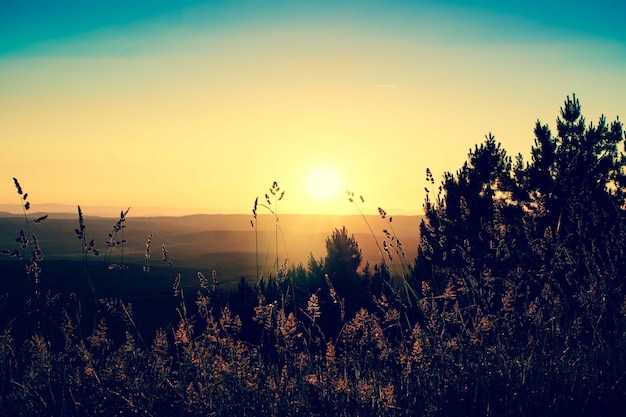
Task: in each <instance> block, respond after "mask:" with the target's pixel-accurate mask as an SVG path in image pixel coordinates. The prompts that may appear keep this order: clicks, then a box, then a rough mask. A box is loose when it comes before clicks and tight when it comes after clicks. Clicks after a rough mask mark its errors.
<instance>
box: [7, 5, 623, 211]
mask: <svg viewBox="0 0 626 417" xmlns="http://www.w3.org/2000/svg"><path fill="white" fill-rule="evenodd" d="M545 3H546V4H544V2H542V1H541V2H540V1H523V2H522V1H507V2H503V1H487V0H485V1H477V2H470V1H436V2H435V1H384V2H374V1H359V2H357V1H353V2H342V1H314V2H296V1H289V2H269V1H265V2H260V1H230V2H229V1H199V0H177V1H175V0H145V1H129V0H124V1H121V0H109V1H100V0H94V1H89V2H85V1H83V0H80V1H79V0H65V1H61V2H59V1H51V0H31V1H24V0H3V1H2V2H0V144H1V145H2V152H1V153H0V205H2V207H3V208H6V207H7V206H6V204H9V205H14V207H15V209H16V210H20V201H19V197H18V196H17V194H16V192H15V187H14V186H13V180H12V178H13V177H16V178H18V179H19V181H20V183H21V185H22V187H23V188H24V190H25V191H27V192H28V193H29V200H30V202H31V205H32V207H33V209H36V208H37V205H44V204H49V203H54V204H63V205H70V206H75V205H81V207H93V208H94V210H95V207H100V208H102V207H105V208H106V209H105V210H107V209H108V208H111V216H115V215H116V214H118V213H119V210H121V209H126V208H127V207H131V208H132V212H131V213H132V214H136V215H138V214H175V215H179V214H191V213H216V214H217V213H221V214H225V213H249V212H250V211H251V210H252V206H253V204H254V200H255V198H256V197H257V196H259V197H260V202H265V197H264V194H265V193H268V192H269V189H270V187H271V186H272V184H273V182H274V181H276V182H277V184H278V186H279V187H280V192H282V191H284V192H285V195H284V197H283V199H282V200H281V201H279V202H278V207H276V201H272V205H270V206H269V207H270V208H271V209H272V210H278V212H279V213H333V214H358V210H359V209H361V210H363V211H364V212H368V213H370V212H375V211H376V208H377V207H379V206H380V207H383V208H384V209H385V210H386V211H387V212H388V213H392V214H417V213H420V212H421V211H422V206H423V202H424V186H425V185H426V182H425V171H426V169H427V168H430V169H431V171H432V172H433V175H434V176H435V179H436V181H437V182H439V181H440V180H441V178H442V176H443V173H444V172H446V171H451V172H454V171H456V170H457V169H459V168H460V167H461V166H462V164H463V162H464V161H465V160H466V158H467V154H468V151H469V150H470V148H473V147H474V145H475V144H478V143H480V142H482V141H483V140H484V137H485V135H486V134H488V133H489V132H491V133H493V134H494V135H495V137H496V139H497V140H498V141H499V142H501V143H502V146H503V147H504V148H505V149H506V150H507V152H508V154H509V155H512V156H514V155H516V154H518V153H522V154H523V155H527V154H528V153H529V152H530V148H531V146H532V144H533V128H534V125H535V122H536V121H537V120H540V121H541V122H542V123H547V124H548V125H550V127H551V128H552V129H553V131H555V130H556V126H555V120H556V117H557V116H558V113H559V109H560V107H561V106H562V105H563V101H564V100H565V98H566V97H567V96H568V95H571V94H572V93H575V94H576V96H577V97H578V98H579V99H580V101H581V104H582V108H583V114H584V115H585V116H586V118H587V121H588V122H591V121H593V122H597V120H598V118H599V117H600V115H601V114H605V115H606V117H607V118H608V120H609V121H612V120H615V118H616V117H617V116H622V117H624V115H625V114H626V87H625V85H624V74H626V29H624V24H623V16H624V15H626V3H624V2H621V1H614V2H609V1H603V0H599V1H594V2H575V1H553V2H545ZM316 173H318V174H316ZM320 182H321V183H322V184H321V185H320ZM345 190H351V191H353V192H354V193H355V195H357V196H358V195H362V196H363V197H364V200H365V202H364V203H360V200H357V202H358V203H359V204H360V205H359V206H358V207H355V205H354V204H351V203H349V202H348V200H347V198H346V194H345ZM263 210H265V209H264V208H263ZM87 214H89V212H88V211H87Z"/></svg>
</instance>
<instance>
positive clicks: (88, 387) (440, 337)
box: [0, 181, 626, 416]
mask: <svg viewBox="0 0 626 417" xmlns="http://www.w3.org/2000/svg"><path fill="white" fill-rule="evenodd" d="M16 184H17V181H16ZM276 188H277V186H276ZM275 191H278V190H275ZM20 195H21V194H20ZM275 204H276V201H275V202H274V206H272V207H275ZM268 205H269V202H268ZM255 206H256V204H255ZM381 210H382V209H381ZM126 213H127V212H126ZM276 213H277V211H273V212H272V214H274V215H275V217H276V229H275V242H274V244H275V245H276V247H275V249H276V256H277V258H278V232H279V231H280V230H279V228H278V217H277V214H276ZM122 214H123V216H121V218H120V220H121V219H122V218H125V213H124V212H122ZM255 214H256V213H255ZM380 214H381V218H382V219H384V220H387V222H388V223H387V228H388V230H389V231H388V234H387V235H386V236H387V240H386V247H387V248H388V250H389V251H385V252H383V249H382V247H381V246H380V245H378V242H377V245H378V249H379V251H380V254H381V258H383V259H384V256H385V254H386V255H387V256H388V257H391V260H390V262H391V261H394V262H395V259H397V260H398V262H400V265H399V268H396V270H397V275H398V276H399V278H400V279H401V280H402V281H401V284H402V282H404V283H406V285H410V286H414V285H417V283H416V282H415V281H413V277H412V276H411V274H410V273H409V269H410V265H409V264H408V263H407V262H406V258H405V257H402V255H401V253H402V251H401V247H400V245H399V244H398V236H397V235H396V233H395V231H394V230H393V228H392V224H391V222H392V219H391V218H390V217H388V215H387V213H386V212H384V210H382V211H381V212H380ZM78 216H79V223H78V228H77V230H76V235H77V236H78V238H79V239H80V242H81V244H80V248H79V249H81V252H82V253H80V255H77V256H76V259H75V260H46V261H45V262H41V261H38V265H39V266H40V267H41V271H40V273H38V274H39V275H38V276H39V277H40V278H41V280H40V282H38V285H37V286H36V287H34V288H35V289H33V287H32V286H29V285H25V283H27V282H30V281H29V279H30V278H31V275H28V274H25V273H24V263H23V262H24V261H23V260H22V261H17V260H15V259H10V258H6V259H4V260H2V262H0V268H1V270H2V271H3V284H2V289H3V291H2V292H3V293H5V295H4V296H3V297H2V298H0V300H1V301H2V304H1V307H0V309H1V310H0V312H1V313H2V314H1V315H0V317H2V322H1V323H0V324H1V325H2V329H3V331H2V332H1V333H0V414H1V415H16V416H19V415H23V416H36V415H42V416H52V415H63V416H95V415H107V416H108V415H112V414H118V415H129V416H130V415H140V416H173V415H176V416H295V415H304V416H450V415H470V416H472V415H476V416H479V415H480V416H530V415H533V416H534V415H568V416H587V415H595V413H597V411H598V410H599V409H602V410H603V413H604V414H605V415H614V416H619V415H623V414H622V413H623V410H624V409H625V408H624V407H625V406H626V363H625V362H626V358H624V356H623V352H625V351H626V323H625V318H624V314H626V302H625V303H624V305H622V306H621V307H617V308H621V309H622V310H623V311H621V314H622V315H621V316H620V315H619V314H618V315H612V316H611V317H616V320H615V321H614V322H611V323H606V322H605V321H604V317H607V314H608V312H607V310H606V309H604V310H602V309H600V310H598V311H596V310H594V309H595V308H596V307H597V306H595V305H593V304H590V307H589V309H588V310H584V311H574V312H571V311H568V309H567V308H566V307H565V304H564V303H565V300H564V299H563V298H562V295H561V294H559V293H558V292H556V287H555V286H553V285H551V284H550V283H549V282H548V283H546V284H545V286H544V287H543V289H542V290H541V291H539V292H533V291H531V290H529V289H527V288H525V287H523V286H521V285H519V282H521V281H516V280H515V279H514V278H515V277H514V276H513V275H511V276H509V277H493V276H491V275H490V274H489V271H486V270H485V271H469V270H467V271H465V272H466V273H467V275H459V276H451V277H450V280H449V282H448V284H447V286H446V288H445V290H444V291H442V292H441V293H437V292H435V291H434V290H433V289H432V288H431V287H430V286H429V284H428V283H426V282H422V283H421V284H420V286H421V288H417V289H413V287H411V289H410V290H404V291H401V286H398V285H394V284H393V282H394V281H393V279H394V277H393V276H392V275H393V273H392V272H390V271H389V270H388V269H387V268H385V266H384V264H382V266H380V267H376V268H374V271H369V272H367V273H366V272H361V275H360V279H362V280H364V282H365V283H366V286H365V287H364V288H366V291H367V294H365V295H366V297H364V298H363V300H365V299H367V300H371V301H367V302H365V301H364V302H363V306H362V308H359V309H357V310H356V311H355V312H354V313H352V314H350V315H348V316H344V315H343V314H342V313H341V310H342V309H340V308H338V304H339V303H340V300H342V299H345V298H346V297H348V298H349V297H352V296H354V294H351V293H349V292H346V293H343V294H341V293H339V294H338V293H337V292H338V290H337V289H336V288H335V286H333V283H332V282H331V280H330V279H329V278H328V275H327V274H326V275H324V276H317V274H318V272H317V271H315V270H311V269H306V268H303V267H301V268H300V269H298V268H295V267H292V268H289V269H285V270H284V272H283V273H284V274H285V279H278V278H279V277H278V267H279V265H278V263H275V264H274V267H273V268H272V272H273V273H272V274H270V276H268V277H266V279H264V280H262V281H261V282H259V283H256V282H255V283H253V284H248V283H247V282H246V281H245V280H242V281H240V282H239V283H238V285H235V283H228V284H227V285H224V284H225V283H223V282H221V281H220V276H219V275H218V274H216V273H214V272H210V271H209V272H206V271H205V272H197V270H194V269H192V268H187V267H185V266H184V265H181V264H179V262H178V261H177V256H176V251H175V250H173V249H172V248H171V247H170V246H165V245H163V246H162V261H158V260H155V258H156V257H155V256H154V255H152V256H149V255H150V247H151V245H152V242H151V239H152V236H150V237H149V238H148V239H149V240H148V241H147V242H146V245H147V246H146V256H145V263H136V264H132V263H128V262H127V260H126V261H120V264H122V265H128V266H129V267H128V268H114V269H108V268H107V266H108V265H107V264H108V262H107V263H105V264H103V262H102V261H100V260H97V259H96V258H94V257H93V256H95V252H94V250H95V248H96V247H97V246H98V245H97V240H96V241H95V242H94V241H92V240H91V239H88V237H87V232H88V231H89V230H90V229H89V224H88V222H87V221H86V219H85V217H84V216H83V215H82V212H81V210H80V209H79V215H78ZM255 220H256V216H255ZM25 221H26V225H31V224H32V222H30V221H29V220H28V217H27V216H25ZM120 224H121V223H118V224H116V227H117V226H118V225H120ZM253 226H254V224H253ZM368 227H369V228H370V230H372V228H371V227H370V226H369V223H368ZM121 230H123V229H121V228H120V229H119V230H118V231H121ZM255 230H256V229H255ZM372 234H373V235H374V233H373V230H372ZM22 235H24V236H26V235H30V232H23V233H20V234H19V236H20V238H18V242H16V243H18V245H20V246H19V248H20V250H25V249H27V248H30V246H27V247H26V248H25V247H24V244H23V240H22V238H21V236H22ZM89 236H90V237H91V235H89ZM113 237H115V236H110V235H109V239H112V238H113ZM374 238H376V237H375V235H374ZM31 241H32V240H30V239H29V244H30V242H31ZM119 241H120V244H121V241H122V239H120V240H119ZM115 242H117V240H115ZM391 244H393V246H391ZM383 246H384V244H383ZM90 248H91V249H90ZM109 248H111V247H109ZM390 248H391V249H390ZM111 249H113V248H111ZM396 249H397V250H398V252H395V250H396ZM36 250H37V249H35V247H33V251H36ZM39 250H45V248H43V249H39ZM391 250H393V253H392V252H391ZM152 251H154V248H152ZM10 253H12V252H10V251H9V254H10ZM42 255H43V253H42ZM22 258H24V259H26V256H22ZM28 259H30V258H28ZM28 259H27V260H26V263H27V264H28V262H29V260H28ZM127 259H128V258H127ZM257 259H258V245H257ZM237 260H238V255H237V254H233V255H232V261H231V262H232V264H233V269H234V268H235V264H236V263H237V262H238V261H237ZM209 263H210V262H209ZM318 266H319V265H318ZM144 267H149V268H147V269H149V271H148V270H147V269H146V270H144V269H143V268H144ZM321 267H322V268H323V265H322V266H321ZM248 268H249V270H250V271H251V273H252V272H253V271H254V270H255V269H256V273H257V274H256V276H257V277H259V276H260V273H259V269H260V265H259V264H258V261H257V260H255V259H254V257H252V256H250V257H249V260H248ZM392 271H393V269H392ZM514 272H515V271H512V274H513V273H514ZM476 274H477V275H476ZM85 277H88V278H89V281H90V285H91V286H92V290H90V292H88V293H82V294H81V293H77V292H76V291H77V289H78V288H80V287H81V285H82V283H83V282H84V280H85ZM396 278H398V277H396ZM478 278H480V280H481V282H483V283H486V285H485V286H484V287H483V288H482V290H483V291H479V288H477V287H476V286H475V284H474V283H473V281H472V280H476V279H478ZM495 280H499V281H502V282H504V283H505V284H506V285H505V288H504V291H502V292H501V293H496V292H494V291H492V288H494V287H493V286H490V284H489V283H492V282H494V281H495ZM402 285H404V284H402ZM121 288H123V289H124V291H123V293H122V292H120V289H121ZM418 290H419V296H418V295H417V294H418ZM296 294H298V296H297V297H296ZM495 297H499V298H498V303H499V305H501V308H499V309H497V310H490V309H488V308H486V301H488V300H491V301H493V300H494V298H495ZM35 300H36V301H37V302H36V306H34V304H33V303H35ZM606 308H608V307H606ZM614 308H615V307H614ZM35 313H37V314H35Z"/></svg>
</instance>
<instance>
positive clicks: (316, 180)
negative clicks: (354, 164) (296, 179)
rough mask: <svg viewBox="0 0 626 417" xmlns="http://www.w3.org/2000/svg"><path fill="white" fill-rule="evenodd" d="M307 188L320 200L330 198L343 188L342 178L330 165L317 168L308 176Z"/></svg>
mask: <svg viewBox="0 0 626 417" xmlns="http://www.w3.org/2000/svg"><path fill="white" fill-rule="evenodd" d="M306 189H307V190H308V191H309V193H310V194H311V195H312V196H313V197H315V198H316V199H318V200H328V199H330V198H332V197H334V196H336V195H337V194H338V193H339V192H340V191H341V190H342V189H343V184H342V182H341V178H340V177H339V175H338V174H337V172H336V171H335V170H333V169H332V168H329V167H319V168H315V169H314V170H313V171H311V172H310V173H309V175H308V176H307V178H306Z"/></svg>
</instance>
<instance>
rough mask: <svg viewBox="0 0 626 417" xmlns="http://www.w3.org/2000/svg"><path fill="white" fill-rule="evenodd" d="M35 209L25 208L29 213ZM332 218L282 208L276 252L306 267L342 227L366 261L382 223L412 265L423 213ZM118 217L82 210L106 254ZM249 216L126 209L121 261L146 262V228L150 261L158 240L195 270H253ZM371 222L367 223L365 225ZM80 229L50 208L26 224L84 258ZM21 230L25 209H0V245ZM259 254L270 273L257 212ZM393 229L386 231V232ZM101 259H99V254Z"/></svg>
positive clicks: (272, 234) (271, 222) (52, 245)
mask: <svg viewBox="0 0 626 417" xmlns="http://www.w3.org/2000/svg"><path fill="white" fill-rule="evenodd" d="M39 215H40V214H39V213H29V218H31V219H35V218H37V217H38V216H39ZM365 219H366V220H367V222H366V221H365V220H364V218H363V217H362V216H360V215H351V216H334V215H300V214H284V215H280V216H279V223H278V226H279V230H278V251H279V259H280V262H281V263H282V262H283V261H284V259H285V258H288V263H289V264H298V263H300V262H302V263H303V264H304V265H305V266H306V263H307V260H308V257H309V254H310V253H312V254H313V256H314V257H315V258H316V259H319V258H321V257H324V256H325V255H326V249H325V239H326V237H328V236H330V235H331V233H332V232H333V230H334V229H335V228H341V227H342V226H345V227H346V228H347V229H348V232H349V233H350V234H354V235H355V238H356V239H357V242H358V244H359V247H360V248H361V250H362V252H363V256H364V260H366V261H369V262H370V263H371V264H375V263H379V262H380V260H381V257H380V254H379V252H378V249H377V246H376V241H375V239H374V237H373V236H372V232H371V231H370V227H371V229H372V231H373V232H374V235H375V236H376V239H377V240H378V242H379V244H380V245H381V246H382V242H383V240H388V239H387V238H386V237H385V234H384V233H383V229H390V225H391V226H393V230H394V231H395V233H396V235H397V238H399V239H400V240H401V241H402V243H403V246H404V249H405V252H406V256H407V260H408V261H409V262H410V263H412V262H413V260H414V258H415V256H416V253H417V245H418V243H419V223H420V221H421V219H422V216H393V220H392V222H391V223H387V220H384V219H382V218H381V217H380V216H365ZM117 220H118V219H117V218H113V217H97V216H89V215H85V226H86V229H85V233H86V237H87V240H91V239H95V245H96V247H97V248H98V249H99V250H100V251H101V253H103V254H104V252H105V248H106V245H105V241H106V239H107V237H108V234H109V233H110V232H111V231H112V229H113V226H114V224H115V223H116V222H117ZM251 220H252V215H244V214H229V215H218V214H199V215H190V216H181V217H175V216H167V217H166V216H163V217H133V216H132V211H131V213H129V215H128V217H127V220H126V222H125V223H124V225H125V226H126V227H125V229H124V238H125V239H126V240H127V244H126V245H125V247H124V263H128V264H135V265H142V264H143V263H144V262H145V249H146V242H147V237H148V235H149V234H150V233H152V244H151V260H150V262H151V263H152V264H159V263H160V264H162V263H163V262H162V250H161V247H162V245H163V244H165V245H166V248H167V251H168V256H169V257H170V259H171V260H172V262H173V265H174V266H180V267H187V268H197V269H198V270H201V271H207V270H211V269H216V270H217V271H218V273H219V274H220V275H222V276H224V275H232V277H233V278H236V276H241V275H246V276H247V275H254V274H255V269H256V243H255V233H254V229H253V228H252V226H251V224H250V221H251ZM368 223H369V226H368ZM77 227H78V220H77V215H74V214H67V213H50V214H49V217H48V219H47V220H45V221H43V222H41V223H39V224H32V225H30V229H31V230H30V231H31V233H34V234H36V235H37V236H38V238H39V242H40V245H41V248H42V251H43V252H44V255H45V256H46V259H53V260H54V259H56V260H62V259H76V258H80V257H81V256H82V249H81V243H80V242H79V241H78V239H77V238H76V234H75V232H74V229H75V228H77ZM21 228H24V217H23V215H17V214H10V213H0V249H15V248H16V245H17V243H16V242H15V238H16V237H17V234H18V233H19V230H20V229H21ZM257 228H258V252H259V262H260V264H261V267H263V266H265V270H266V271H268V270H269V269H270V268H271V265H272V264H273V262H274V261H275V259H276V237H277V235H276V231H275V228H276V222H275V219H274V217H273V216H271V215H260V216H259V217H258V218H257ZM389 232H391V230H389ZM120 259H121V252H120V251H119V250H116V251H115V252H114V253H112V254H111V262H120ZM103 262H104V260H103Z"/></svg>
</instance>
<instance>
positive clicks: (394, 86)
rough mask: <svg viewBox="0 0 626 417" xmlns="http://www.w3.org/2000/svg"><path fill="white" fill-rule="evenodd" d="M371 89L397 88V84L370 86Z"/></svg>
mask: <svg viewBox="0 0 626 417" xmlns="http://www.w3.org/2000/svg"><path fill="white" fill-rule="evenodd" d="M370 87H380V88H396V87H397V85H396V84H370Z"/></svg>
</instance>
